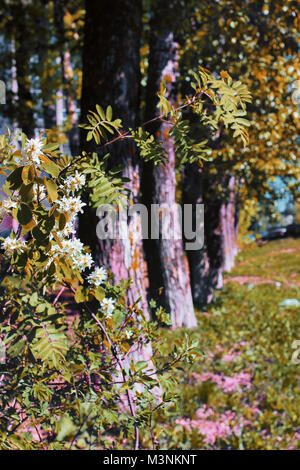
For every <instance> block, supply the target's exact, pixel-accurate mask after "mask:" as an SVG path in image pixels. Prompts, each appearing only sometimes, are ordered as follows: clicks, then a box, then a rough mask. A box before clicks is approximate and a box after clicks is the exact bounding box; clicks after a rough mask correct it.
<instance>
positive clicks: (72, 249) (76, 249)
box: [52, 238, 83, 257]
mask: <svg viewBox="0 0 300 470" xmlns="http://www.w3.org/2000/svg"><path fill="white" fill-rule="evenodd" d="M82 250H83V243H81V241H80V240H78V238H74V240H62V241H61V246H59V245H53V247H52V252H53V254H54V255H55V254H56V255H67V256H70V257H73V256H75V257H76V256H78V255H81V252H82Z"/></svg>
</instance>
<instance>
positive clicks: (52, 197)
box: [44, 178, 58, 202]
mask: <svg viewBox="0 0 300 470" xmlns="http://www.w3.org/2000/svg"><path fill="white" fill-rule="evenodd" d="M44 182H45V186H46V188H47V193H48V200H49V202H55V201H56V199H57V198H58V194H57V185H56V184H55V183H54V181H52V180H47V179H46V178H44Z"/></svg>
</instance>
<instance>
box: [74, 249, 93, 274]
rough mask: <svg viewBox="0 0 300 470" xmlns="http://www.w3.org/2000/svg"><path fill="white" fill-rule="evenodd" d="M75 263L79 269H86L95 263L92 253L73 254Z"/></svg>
mask: <svg viewBox="0 0 300 470" xmlns="http://www.w3.org/2000/svg"><path fill="white" fill-rule="evenodd" d="M72 261H73V265H74V267H75V268H77V269H78V271H80V272H81V271H84V270H85V269H87V268H90V267H91V266H92V264H93V262H94V261H93V258H92V256H91V255H90V253H80V254H75V255H73V256H72Z"/></svg>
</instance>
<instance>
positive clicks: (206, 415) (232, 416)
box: [176, 405, 248, 445]
mask: <svg viewBox="0 0 300 470" xmlns="http://www.w3.org/2000/svg"><path fill="white" fill-rule="evenodd" d="M213 418H214V419H213ZM176 424H179V425H181V426H183V427H184V428H185V429H186V430H187V431H189V432H191V431H192V430H193V429H195V430H198V433H199V434H201V435H203V436H204V439H203V440H204V442H205V443H206V444H212V445H213V444H215V442H216V440H217V439H221V438H226V437H227V436H230V435H232V434H235V435H239V434H240V432H241V430H242V428H243V426H245V425H247V424H248V421H247V420H246V419H245V418H243V417H242V418H241V420H240V421H239V422H237V415H236V413H234V412H233V411H229V410H228V411H226V412H225V413H223V414H216V413H215V411H214V409H213V408H207V407H206V405H203V407H202V408H199V409H198V410H197V411H196V419H189V418H179V419H177V420H176Z"/></svg>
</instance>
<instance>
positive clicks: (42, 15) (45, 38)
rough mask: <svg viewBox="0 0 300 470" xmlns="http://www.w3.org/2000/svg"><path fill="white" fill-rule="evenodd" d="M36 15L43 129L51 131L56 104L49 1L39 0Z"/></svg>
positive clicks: (54, 121) (54, 120) (53, 124)
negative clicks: (51, 58)
mask: <svg viewBox="0 0 300 470" xmlns="http://www.w3.org/2000/svg"><path fill="white" fill-rule="evenodd" d="M38 7H39V9H38V15H37V21H36V23H37V45H36V48H37V54H38V58H39V63H38V65H39V68H40V70H39V73H40V87H41V98H42V107H43V118H44V126H45V129H52V128H53V127H55V126H56V103H55V99H54V98H53V96H54V94H55V93H54V86H55V83H53V78H52V75H53V74H52V70H53V64H52V63H51V60H49V58H50V57H51V54H50V47H49V43H50V37H51V33H52V30H51V23H50V17H49V0H40V2H39V5H38Z"/></svg>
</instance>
